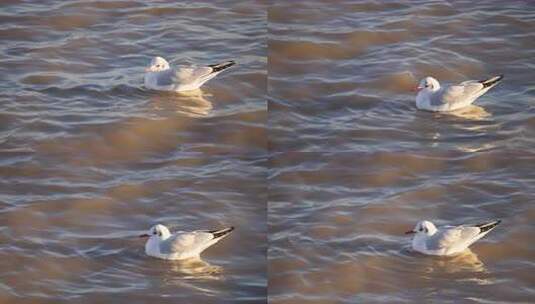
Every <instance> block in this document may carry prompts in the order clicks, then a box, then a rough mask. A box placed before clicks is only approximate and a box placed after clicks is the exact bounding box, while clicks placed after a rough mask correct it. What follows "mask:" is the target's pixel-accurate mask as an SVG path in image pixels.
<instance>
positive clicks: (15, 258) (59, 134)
mask: <svg viewBox="0 0 535 304" xmlns="http://www.w3.org/2000/svg"><path fill="white" fill-rule="evenodd" d="M266 16H267V13H266V8H265V5H264V4H262V3H261V2H248V3H242V4H237V3H235V2H228V1H227V2H224V1H223V2H213V1H204V2H201V1H195V2H191V3H177V2H176V1H167V2H165V1H158V2H156V1H154V2H151V3H148V2H146V1H98V2H97V1H33V2H31V1H10V2H8V3H4V4H2V7H1V11H0V22H1V24H2V28H1V29H0V41H1V46H0V54H1V60H0V88H1V92H0V109H1V111H0V112H1V113H0V155H1V156H0V180H1V181H0V261H1V262H0V270H1V274H0V302H6V303H18V302H28V303H39V302H49V303H61V302H69V303H72V302H76V303H97V302H114V303H121V302H124V303H127V302H128V303H132V302H133V301H134V302H158V303H164V302H165V303H186V302H188V303H192V302H198V303H237V302H243V303H252V302H259V303H263V302H265V298H266V284H267V277H266V248H267V244H266V221H265V218H266V199H267V198H266V195H267V193H266V185H265V178H266V173H267V171H266V170H267V168H266V162H265V150H266V142H267V141H266V128H265V125H266V113H267V112H266V98H265V94H266V62H267V59H266V55H267V49H266V33H267V29H266ZM157 55H159V56H163V57H165V58H167V59H169V60H170V61H171V62H173V63H197V64H211V63H215V62H219V61H223V60H229V59H234V60H236V61H237V62H238V65H237V66H236V67H235V68H233V69H230V70H229V71H228V72H225V73H222V74H221V75H219V76H218V77H217V78H216V79H214V80H212V81H210V82H209V83H207V84H206V85H205V86H204V87H203V88H202V91H197V92H193V93H190V94H186V95H179V94H174V93H159V92H153V91H148V90H146V89H144V87H143V73H144V68H145V66H147V65H148V64H149V62H150V59H151V58H152V57H153V56H157ZM158 222H161V223H164V224H166V225H168V226H170V227H171V229H172V230H188V229H211V228H218V227H222V226H227V225H234V226H236V227H237V229H236V231H235V232H234V233H233V235H231V236H230V237H228V238H227V239H225V240H224V241H222V242H220V243H219V244H218V245H216V246H214V247H213V248H211V249H209V250H207V251H206V254H205V255H204V262H205V263H200V262H199V263H193V264H183V263H175V262H167V261H160V260H157V259H152V258H149V257H147V256H145V255H144V251H143V246H144V243H143V241H141V240H139V239H138V238H137V237H136V236H137V235H138V234H140V232H142V231H144V230H145V229H148V228H149V227H150V226H151V225H153V224H155V223H158Z"/></svg>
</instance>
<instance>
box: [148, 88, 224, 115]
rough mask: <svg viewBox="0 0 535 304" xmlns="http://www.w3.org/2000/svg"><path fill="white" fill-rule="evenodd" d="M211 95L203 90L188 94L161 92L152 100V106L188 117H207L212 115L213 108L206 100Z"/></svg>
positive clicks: (188, 92)
mask: <svg viewBox="0 0 535 304" xmlns="http://www.w3.org/2000/svg"><path fill="white" fill-rule="evenodd" d="M211 96H212V95H211V94H207V93H204V92H203V91H202V90H200V89H198V90H193V91H186V92H180V93H175V92H160V93H158V94H155V95H154V96H153V97H152V98H151V104H152V106H153V107H154V109H156V110H160V111H166V112H175V113H179V114H182V115H185V116H188V117H193V118H199V117H207V116H209V114H210V113H211V111H212V109H213V106H212V103H211V102H210V101H208V100H207V99H206V98H207V97H211Z"/></svg>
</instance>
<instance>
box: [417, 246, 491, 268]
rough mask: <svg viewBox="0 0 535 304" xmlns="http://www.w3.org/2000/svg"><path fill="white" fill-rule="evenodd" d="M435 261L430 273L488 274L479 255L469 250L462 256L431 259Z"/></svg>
mask: <svg viewBox="0 0 535 304" xmlns="http://www.w3.org/2000/svg"><path fill="white" fill-rule="evenodd" d="M429 258H432V259H433V263H432V265H430V266H429V267H428V269H427V271H428V272H445V273H457V272H486V271H487V270H486V269H485V265H484V264H483V262H482V261H481V260H480V259H479V257H478V256H477V254H475V253H474V252H473V251H472V250H470V249H467V250H465V251H463V252H462V253H461V254H458V255H455V256H451V257H429Z"/></svg>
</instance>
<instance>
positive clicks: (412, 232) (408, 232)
mask: <svg viewBox="0 0 535 304" xmlns="http://www.w3.org/2000/svg"><path fill="white" fill-rule="evenodd" d="M414 233H416V231H414V230H409V231H407V232H405V234H414Z"/></svg>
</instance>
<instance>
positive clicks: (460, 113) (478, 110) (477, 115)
mask: <svg viewBox="0 0 535 304" xmlns="http://www.w3.org/2000/svg"><path fill="white" fill-rule="evenodd" d="M448 114H449V115H453V116H455V117H459V118H464V119H468V120H476V121H477V120H484V119H486V118H489V117H491V116H492V114H491V113H489V112H487V110H485V109H484V108H483V107H480V106H477V105H470V106H468V107H465V108H462V109H458V110H455V111H452V112H449V113H448Z"/></svg>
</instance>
